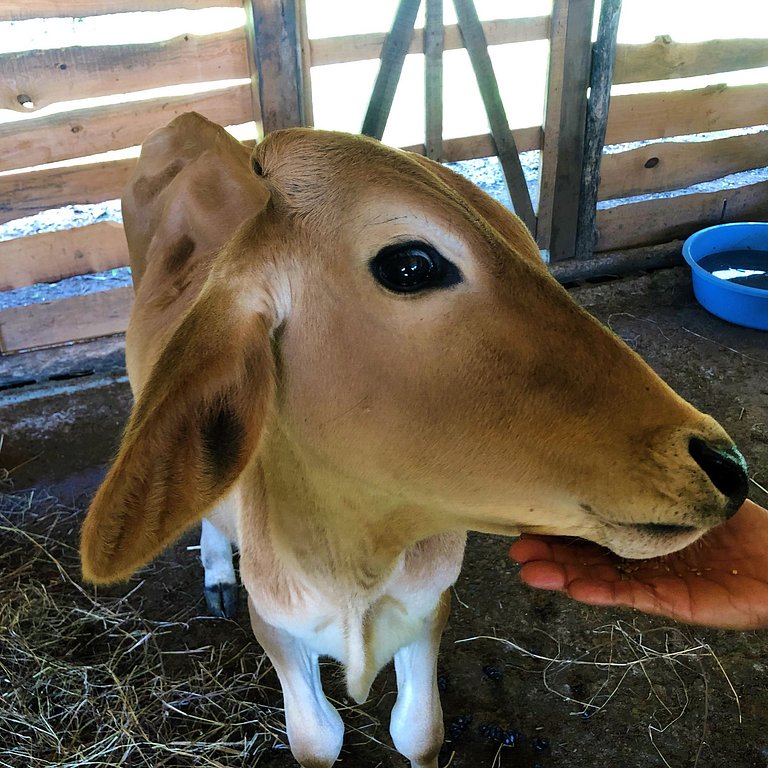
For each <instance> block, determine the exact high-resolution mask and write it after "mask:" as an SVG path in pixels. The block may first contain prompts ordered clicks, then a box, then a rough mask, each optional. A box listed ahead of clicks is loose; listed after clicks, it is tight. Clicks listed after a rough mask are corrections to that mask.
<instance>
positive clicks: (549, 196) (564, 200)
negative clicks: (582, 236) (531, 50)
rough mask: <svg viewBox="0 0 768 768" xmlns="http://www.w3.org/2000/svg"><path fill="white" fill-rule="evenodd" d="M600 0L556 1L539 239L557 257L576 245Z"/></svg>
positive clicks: (570, 253) (569, 253)
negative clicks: (594, 32) (594, 28)
mask: <svg viewBox="0 0 768 768" xmlns="http://www.w3.org/2000/svg"><path fill="white" fill-rule="evenodd" d="M594 12H595V0H554V4H553V8H552V22H551V30H550V53H549V75H548V81H547V102H546V108H545V116H544V137H543V141H542V153H541V175H540V178H541V185H540V191H539V215H538V223H537V230H536V240H537V242H538V244H539V247H540V248H545V249H547V250H549V255H550V260H551V261H560V260H562V259H568V258H571V257H572V256H573V255H574V252H575V249H576V227H577V220H578V212H579V192H580V189H581V176H582V171H583V159H584V131H585V125H586V113H587V86H588V85H589V72H590V63H591V59H592V20H593V17H594Z"/></svg>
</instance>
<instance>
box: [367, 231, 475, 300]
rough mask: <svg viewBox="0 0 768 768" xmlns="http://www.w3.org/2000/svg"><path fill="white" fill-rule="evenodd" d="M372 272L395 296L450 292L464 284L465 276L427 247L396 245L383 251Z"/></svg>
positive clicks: (416, 243)
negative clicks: (463, 278)
mask: <svg viewBox="0 0 768 768" xmlns="http://www.w3.org/2000/svg"><path fill="white" fill-rule="evenodd" d="M371 272H372V274H373V276H374V277H375V278H376V280H377V281H378V282H379V283H381V284H382V285H383V286H384V287H385V288H388V289H389V290H390V291H394V292H395V293H416V292H418V291H426V290H429V289H433V288H447V287H449V286H451V285H456V284H457V283H460V282H461V279H462V278H461V273H460V272H459V270H458V269H457V268H456V267H455V265H453V264H452V263H451V262H450V261H448V260H447V259H445V258H443V257H442V256H441V255H440V254H439V253H438V252H437V251H436V250H435V249H434V248H433V247H432V246H430V245H427V244H426V243H419V242H410V243H396V244H394V245H388V246H387V247H386V248H383V249H382V250H381V251H379V253H378V254H377V255H376V257H375V258H374V259H373V261H371Z"/></svg>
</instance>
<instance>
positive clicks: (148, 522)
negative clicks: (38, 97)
mask: <svg viewBox="0 0 768 768" xmlns="http://www.w3.org/2000/svg"><path fill="white" fill-rule="evenodd" d="M123 213H124V218H125V229H126V235H127V238H128V244H129V249H130V254H131V262H132V265H133V270H134V280H135V285H136V301H135V305H134V309H133V315H132V318H131V323H130V327H129V329H128V335H127V359H128V369H129V374H130V380H131V384H132V386H133V389H134V392H135V395H136V404H135V406H134V409H133V412H132V414H131V417H130V421H129V423H128V426H127V428H126V431H125V435H124V437H123V441H122V445H121V447H120V450H119V453H118V455H117V458H116V459H115V461H114V464H113V465H112V467H111V469H110V471H109V473H108V475H107V477H106V479H105V481H104V483H103V485H102V486H101V488H100V489H99V491H98V492H97V494H96V496H95V498H94V500H93V503H92V504H91V507H90V509H89V511H88V515H87V518H86V520H85V523H84V527H83V534H82V562H83V573H84V575H85V578H87V579H89V580H91V581H94V582H114V581H118V580H121V579H126V578H128V577H129V576H130V575H131V574H132V573H133V572H134V571H135V570H136V569H137V568H139V567H140V566H142V565H143V564H145V563H147V562H148V561H149V560H150V559H152V558H153V557H154V556H156V555H157V554H158V553H159V552H160V551H161V550H162V549H163V548H165V547H167V546H168V545H169V544H170V543H171V542H173V541H174V540H175V539H176V538H177V537H178V536H179V535H181V533H182V532H183V531H185V530H186V529H188V528H189V527H190V526H192V525H194V524H195V523H196V522H198V521H199V520H200V519H201V518H204V517H205V519H204V520H203V537H202V557H203V563H204V565H205V570H206V590H207V595H208V597H209V602H210V604H211V605H212V607H213V608H214V610H215V611H216V612H219V613H223V614H229V613H231V611H232V610H233V603H234V600H233V595H234V592H233V589H234V571H233V569H232V563H231V552H230V542H232V543H234V544H236V545H237V546H238V547H239V549H240V570H241V575H242V580H243V583H244V584H245V586H246V589H247V591H248V605H249V610H250V615H251V622H252V625H253V630H254V633H255V635H256V637H257V638H258V640H259V642H260V643H261V645H262V646H263V648H264V650H265V651H266V652H267V654H268V655H269V657H270V659H271V660H272V663H273V664H274V666H275V669H276V670H277V673H278V675H279V677H280V681H281V684H282V688H283V694H284V698H285V717H286V726H287V732H288V739H289V741H290V745H291V749H292V751H293V754H294V756H295V757H296V759H297V760H298V761H299V763H300V764H301V765H302V766H305V768H321V767H323V768H324V767H326V766H330V765H332V764H333V763H334V762H335V760H336V758H337V756H338V754H339V751H340V749H341V744H342V736H343V725H342V722H341V719H340V717H339V715H338V713H337V712H336V710H335V709H334V708H333V707H332V706H331V705H330V703H329V702H328V701H327V699H326V698H325V696H324V694H323V692H322V688H321V684H320V675H319V669H318V657H319V656H321V655H323V656H325V655H327V656H332V657H333V658H335V659H337V660H339V661H340V662H341V663H342V664H343V666H344V668H345V671H346V682H347V687H348V690H349V693H350V695H351V696H352V697H353V698H354V699H355V700H356V701H358V702H362V701H363V700H364V699H365V698H366V696H367V694H368V690H369V687H370V685H371V682H372V680H373V679H374V677H375V675H376V674H377V672H378V671H379V670H380V669H381V667H382V666H383V665H384V664H386V663H387V662H388V661H389V660H390V659H392V657H393V656H394V661H395V670H396V674H397V686H398V696H397V701H396V703H395V705H394V709H393V711H392V719H391V725H390V732H391V735H392V738H393V740H394V743H395V746H396V747H397V749H398V750H399V751H400V752H401V753H402V754H403V755H405V756H406V757H407V758H408V759H409V760H410V761H411V765H412V766H413V768H436V766H437V754H438V751H439V749H440V746H441V742H442V739H443V727H442V715H441V709H440V702H439V698H438V692H437V686H436V680H435V666H436V659H437V652H438V645H439V642H440V636H441V633H442V629H443V626H444V624H445V621H446V618H447V616H448V612H449V593H448V589H449V587H450V586H451V585H452V584H453V582H454V580H455V579H456V577H457V576H458V573H459V569H460V567H461V561H462V555H463V551H464V541H465V533H466V531H467V530H477V531H487V532H491V533H502V534H507V535H511V536H514V535H517V534H518V533H520V532H521V531H535V532H538V533H551V534H566V535H572V536H581V537H584V538H587V539H591V540H593V541H597V542H599V543H601V544H604V545H606V546H608V547H610V548H612V549H613V550H614V551H616V552H617V553H619V554H620V555H623V556H625V557H635V558H638V557H649V556H654V555H660V554H664V553H667V552H671V551H673V550H675V549H678V548H680V547H682V546H685V545H687V544H689V543H691V542H692V541H694V540H695V539H696V538H697V537H698V536H700V535H701V534H702V533H703V532H705V531H706V530H707V529H709V528H710V527H711V526H714V525H717V524H718V523H720V522H722V521H723V520H725V519H726V518H727V517H728V516H729V515H731V514H732V513H733V512H735V511H736V509H738V507H739V506H740V504H741V502H742V501H743V499H744V498H745V496H746V484H747V479H746V473H745V466H744V462H743V459H742V458H741V456H740V454H739V453H738V452H737V451H736V449H735V448H734V446H733V443H732V441H731V440H730V439H729V437H728V435H726V433H725V432H724V431H723V430H722V429H721V428H720V426H719V425H718V424H717V423H716V422H715V421H713V420H712V419H711V418H709V417H708V416H705V415H703V414H701V413H699V412H698V411H697V410H696V409H694V408H693V407H692V406H690V405H689V404H688V403H686V402H685V401H683V400H682V399H681V398H680V397H678V396H677V395H676V394H675V393H674V392H672V391H671V390H670V389H669V388H668V387H667V386H666V385H665V384H664V383H663V382H662V381H661V380H660V379H659V378H658V377H657V376H656V375H655V374H654V373H653V372H652V371H651V370H650V368H649V367H648V366H647V365H646V364H645V363H644V362H642V360H641V359H640V358H639V357H638V356H637V355H636V354H634V353H633V352H632V351H631V350H630V349H628V348H627V347H626V346H625V345H624V344H623V343H622V342H621V341H620V340H619V339H618V338H616V337H615V336H614V335H613V334H612V333H610V332H609V331H608V330H606V329H605V328H603V327H602V326H601V325H600V324H599V323H598V322H597V321H595V320H594V319H593V318H592V317H591V316H589V315H588V314H587V313H586V312H584V311H583V310H581V309H580V308H579V307H578V306H577V305H576V304H575V303H574V302H573V301H572V300H571V299H570V298H569V296H568V295H567V293H566V292H565V291H564V290H563V289H562V288H561V287H560V286H559V285H558V284H557V283H556V282H555V280H553V279H552V277H551V276H550V275H549V273H548V271H547V269H546V268H545V266H544V265H543V264H542V263H541V259H540V257H539V253H538V251H537V249H536V246H535V244H534V242H533V240H532V239H531V237H530V235H529V234H528V232H527V231H526V229H525V228H524V226H523V225H522V223H521V222H520V221H519V220H518V219H517V218H516V217H515V216H513V215H512V214H510V213H509V212H508V211H507V210H506V209H504V208H503V207H502V206H500V205H499V204H497V203H496V202H494V201H493V200H492V199H490V198H489V197H487V196H486V195H485V194H483V193H482V192H480V191H479V190H477V189H476V188H475V187H474V186H472V185H471V184H470V183H468V182H467V181H465V180H464V179H462V178H461V177H459V176H457V175H456V174H454V173H452V172H451V171H449V170H447V169H446V168H444V167H442V166H440V165H438V164H436V163H433V162H431V161H428V160H425V159H424V158H422V157H418V156H416V155H412V154H409V153H406V152H401V151H398V150H395V149H391V148H389V147H386V146H384V145H382V144H380V143H378V142H376V141H373V140H370V139H367V138H363V137H360V136H350V135H344V134H340V133H331V132H324V131H313V130H304V129H291V130H285V131H277V132H275V133H272V134H270V135H269V136H267V137H266V139H265V140H264V141H263V142H262V143H261V144H259V145H258V146H257V147H256V148H255V149H254V150H253V153H252V154H251V153H249V151H248V150H247V149H246V148H245V147H243V146H242V145H241V144H239V143H238V142H237V141H235V140H234V139H232V138H231V137H230V136H229V135H228V134H227V133H226V132H225V131H224V130H223V129H222V128H220V127H218V126H216V125H214V124H212V123H210V122H208V121H207V120H205V119H204V118H202V117H200V116H198V115H195V114H188V115H183V116H182V117H180V118H177V119H176V120H174V121H173V122H172V123H171V124H170V125H169V126H168V127H166V128H164V129H162V130H160V131H157V132H156V133H154V134H153V135H152V136H151V137H150V138H149V139H148V141H147V142H146V143H145V144H144V147H143V150H142V154H141V158H140V160H139V162H138V166H137V169H136V172H135V174H134V176H133V179H132V180H131V182H130V184H129V186H128V189H127V191H126V194H125V197H124V200H123Z"/></svg>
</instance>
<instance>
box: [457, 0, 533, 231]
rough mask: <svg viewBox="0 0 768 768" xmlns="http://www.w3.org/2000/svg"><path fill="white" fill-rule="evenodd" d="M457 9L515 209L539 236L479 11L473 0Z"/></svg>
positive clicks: (459, 1) (462, 1)
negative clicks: (478, 14)
mask: <svg viewBox="0 0 768 768" xmlns="http://www.w3.org/2000/svg"><path fill="white" fill-rule="evenodd" d="M453 5H454V8H455V9H456V16H457V18H458V21H459V29H460V30H461V36H462V39H463V40H464V45H465V47H466V49H467V53H468V54H469V60H470V62H471V64H472V69H473V70H474V72H475V78H476V79H477V85H478V88H479V89H480V96H481V97H482V99H483V104H484V106H485V112H486V114H487V116H488V124H489V125H490V127H491V136H493V140H494V142H495V144H496V149H497V152H498V155H499V162H500V163H501V167H502V170H503V171H504V178H505V179H506V182H507V188H508V189H509V195H510V198H511V200H512V206H513V208H514V210H515V213H516V214H517V215H518V216H519V217H520V218H521V219H522V220H523V222H524V223H525V225H526V226H527V227H528V229H529V230H530V231H531V233H535V232H536V215H535V214H534V212H533V205H532V204H531V196H530V194H529V192H528V185H527V184H526V181H525V175H524V174H523V167H522V165H521V164H520V156H519V153H518V150H517V146H516V145H515V139H514V136H513V135H512V132H511V131H510V129H509V121H508V120H507V114H506V112H505V110H504V103H503V101H502V100H501V95H500V93H499V85H498V82H497V81H496V74H495V73H494V70H493V64H492V62H491V57H490V55H489V54H488V43H487V42H486V40H485V35H484V34H483V27H482V25H481V24H480V19H479V18H478V16H477V9H476V8H475V5H474V2H473V0H453Z"/></svg>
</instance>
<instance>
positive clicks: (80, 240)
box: [0, 221, 128, 291]
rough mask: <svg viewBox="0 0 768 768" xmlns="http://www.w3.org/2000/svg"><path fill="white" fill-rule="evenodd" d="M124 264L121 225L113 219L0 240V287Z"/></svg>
mask: <svg viewBox="0 0 768 768" xmlns="http://www.w3.org/2000/svg"><path fill="white" fill-rule="evenodd" d="M127 265H128V246H127V245H126V242H125V233H124V232H123V225H122V224H117V223H115V222H113V221H102V222H99V223H97V224H90V225H88V226H86V227H75V228H74V229H65V230H62V231H59V232H44V233H42V234H38V235H28V236H26V237H18V238H16V239H14V240H4V241H3V242H0V291H9V290H13V289H14V288H22V287H24V286H25V285H34V284H35V283H55V282H57V281H58V280H63V279H64V278H65V277H74V276H75V275H87V274H91V273H93V272H104V271H106V270H108V269H116V268H117V267H125V266H127Z"/></svg>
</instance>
